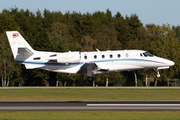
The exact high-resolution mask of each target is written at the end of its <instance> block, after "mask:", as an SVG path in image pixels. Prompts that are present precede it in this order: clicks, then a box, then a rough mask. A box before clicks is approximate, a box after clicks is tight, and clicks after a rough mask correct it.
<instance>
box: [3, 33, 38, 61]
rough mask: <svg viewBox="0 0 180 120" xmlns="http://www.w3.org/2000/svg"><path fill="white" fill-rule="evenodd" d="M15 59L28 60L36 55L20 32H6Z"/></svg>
mask: <svg viewBox="0 0 180 120" xmlns="http://www.w3.org/2000/svg"><path fill="white" fill-rule="evenodd" d="M6 34H7V37H8V40H9V44H10V46H11V50H12V53H13V56H14V59H16V60H17V59H26V58H28V57H29V56H31V55H32V54H33V53H34V50H33V48H32V47H31V46H30V45H29V44H28V43H27V42H26V40H25V39H24V38H23V37H22V36H21V34H20V33H19V32H18V31H6Z"/></svg>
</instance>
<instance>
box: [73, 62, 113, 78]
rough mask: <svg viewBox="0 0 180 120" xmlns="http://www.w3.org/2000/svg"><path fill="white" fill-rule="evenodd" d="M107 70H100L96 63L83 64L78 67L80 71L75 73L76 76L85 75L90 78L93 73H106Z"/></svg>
mask: <svg viewBox="0 0 180 120" xmlns="http://www.w3.org/2000/svg"><path fill="white" fill-rule="evenodd" d="M108 70H109V69H107V68H102V67H100V66H98V65H97V64H96V63H85V64H84V65H82V66H81V67H80V69H79V70H78V71H77V72H76V74H82V75H87V76H91V74H93V73H95V72H97V71H98V72H101V71H108Z"/></svg>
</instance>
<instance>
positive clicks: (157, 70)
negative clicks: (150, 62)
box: [153, 68, 161, 78]
mask: <svg viewBox="0 0 180 120" xmlns="http://www.w3.org/2000/svg"><path fill="white" fill-rule="evenodd" d="M153 69H154V71H156V72H157V78H159V77H161V75H160V74H159V69H158V68H157V69H156V68H153Z"/></svg>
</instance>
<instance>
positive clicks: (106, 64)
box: [6, 31, 174, 81]
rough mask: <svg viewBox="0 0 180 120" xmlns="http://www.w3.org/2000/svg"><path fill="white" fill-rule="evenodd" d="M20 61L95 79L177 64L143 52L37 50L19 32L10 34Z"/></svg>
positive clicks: (26, 64) (12, 44)
mask: <svg viewBox="0 0 180 120" xmlns="http://www.w3.org/2000/svg"><path fill="white" fill-rule="evenodd" d="M6 34H7V37H8V40H9V43H10V46H11V50H12V52H13V56H14V59H15V61H16V62H19V63H21V64H24V65H25V67H26V69H34V68H40V69H44V70H49V71H53V72H60V73H70V74H75V75H76V74H83V75H87V76H88V80H89V81H92V80H93V74H101V73H108V72H115V71H128V70H137V69H150V68H153V69H154V70H155V71H156V72H157V77H160V74H159V69H166V68H169V67H170V66H173V65H174V62H173V61H170V60H167V59H164V58H161V57H157V56H154V55H152V54H151V53H149V52H146V51H143V50H116V51H109V50H108V51H99V50H97V51H94V52H78V51H77V52H76V51H75V52H71V51H69V52H63V53H60V52H45V51H36V50H34V49H33V48H32V47H31V46H30V45H29V44H28V43H27V42H26V40H25V39H24V38H23V37H22V36H21V34H20V33H19V32H18V31H7V32H6Z"/></svg>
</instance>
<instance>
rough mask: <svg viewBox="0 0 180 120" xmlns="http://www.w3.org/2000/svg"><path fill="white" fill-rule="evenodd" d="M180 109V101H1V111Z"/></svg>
mask: <svg viewBox="0 0 180 120" xmlns="http://www.w3.org/2000/svg"><path fill="white" fill-rule="evenodd" d="M82 110H87V111H88V110H89V111H92V110H110V111H145V110H146V111H151V110H168V111H172V110H173V111H180V101H47V102H44V101H43V102H42V101H35V102H0V111H82Z"/></svg>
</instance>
